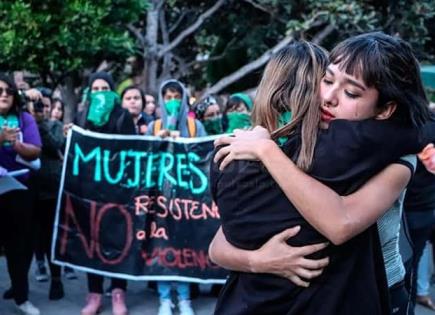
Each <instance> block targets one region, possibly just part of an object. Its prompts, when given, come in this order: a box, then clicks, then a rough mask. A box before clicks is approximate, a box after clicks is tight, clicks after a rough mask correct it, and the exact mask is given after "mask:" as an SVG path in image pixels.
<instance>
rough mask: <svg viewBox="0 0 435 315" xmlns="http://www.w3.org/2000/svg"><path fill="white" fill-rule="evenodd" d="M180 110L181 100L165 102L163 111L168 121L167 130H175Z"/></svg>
mask: <svg viewBox="0 0 435 315" xmlns="http://www.w3.org/2000/svg"><path fill="white" fill-rule="evenodd" d="M180 108H181V100H180V99H176V98H174V99H172V100H169V101H167V102H165V109H166V112H167V113H168V121H167V128H168V129H169V130H177V121H178V115H179V113H180Z"/></svg>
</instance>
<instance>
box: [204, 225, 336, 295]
mask: <svg viewBox="0 0 435 315" xmlns="http://www.w3.org/2000/svg"><path fill="white" fill-rule="evenodd" d="M299 230H300V227H299V226H296V227H293V228H290V229H287V230H284V231H283V232H281V233H279V234H277V235H275V236H274V237H272V238H271V239H270V240H269V241H268V242H266V243H265V244H264V245H263V246H262V247H261V248H259V249H257V250H243V249H239V248H236V247H234V246H233V245H231V244H230V243H229V242H228V241H227V240H226V239H225V235H224V234H223V232H222V228H219V230H218V231H217V233H216V235H215V237H214V239H213V241H212V242H211V243H210V247H209V255H210V259H211V260H212V261H213V262H214V263H216V264H218V265H219V266H221V267H223V268H225V269H229V270H235V271H241V272H254V273H271V274H275V275H278V276H281V277H285V278H287V279H289V280H290V281H292V282H293V283H294V284H296V285H299V286H303V287H307V286H308V285H309V283H308V282H307V281H304V280H302V279H301V277H302V278H305V279H312V278H315V277H317V276H319V275H320V274H321V273H322V271H323V268H325V267H326V266H327V265H328V263H329V259H328V258H323V259H319V260H312V259H306V258H305V256H308V255H310V254H312V253H314V252H317V251H319V250H321V249H323V248H325V247H326V246H327V245H328V244H327V243H320V244H314V245H308V246H303V247H291V246H289V245H287V243H286V241H287V240H288V239H289V238H291V237H293V236H295V235H296V234H297V233H298V232H299Z"/></svg>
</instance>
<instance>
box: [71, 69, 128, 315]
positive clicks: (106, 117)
mask: <svg viewBox="0 0 435 315" xmlns="http://www.w3.org/2000/svg"><path fill="white" fill-rule="evenodd" d="M114 87H115V84H114V82H113V79H112V76H111V75H110V74H109V73H107V72H95V73H93V74H92V75H91V76H90V77H89V85H88V88H89V95H88V102H87V105H86V108H85V110H84V111H83V112H81V113H79V115H78V117H77V119H76V120H75V122H76V124H77V125H79V126H80V127H82V128H85V129H88V130H91V131H95V132H101V133H108V134H127V135H134V134H136V129H135V126H134V122H133V119H132V117H131V115H130V113H129V112H128V110H126V109H123V108H122V107H121V105H120V103H119V96H118V94H116V92H114ZM97 96H99V97H98V99H97ZM101 99H103V100H104V101H101ZM87 276H88V289H89V294H88V297H87V304H86V305H85V307H84V308H83V309H82V311H81V314H82V315H95V314H97V313H98V312H99V311H100V310H101V307H102V294H103V282H104V278H103V276H100V275H96V274H92V273H88V274H87ZM126 288H127V280H124V279H118V278H112V285H111V289H112V312H113V314H114V315H126V314H127V312H128V311H127V307H126V305H125V290H126Z"/></svg>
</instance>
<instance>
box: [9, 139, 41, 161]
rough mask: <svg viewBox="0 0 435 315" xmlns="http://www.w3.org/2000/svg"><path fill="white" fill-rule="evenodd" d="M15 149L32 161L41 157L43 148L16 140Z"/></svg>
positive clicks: (24, 157) (25, 158)
mask: <svg viewBox="0 0 435 315" xmlns="http://www.w3.org/2000/svg"><path fill="white" fill-rule="evenodd" d="M14 150H15V152H17V153H18V155H19V156H21V157H22V158H23V159H24V160H26V161H32V160H35V159H37V158H38V157H39V154H40V153H41V148H39V147H37V146H36V145H33V144H29V143H24V142H21V141H16V142H15V144H14Z"/></svg>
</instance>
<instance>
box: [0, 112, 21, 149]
mask: <svg viewBox="0 0 435 315" xmlns="http://www.w3.org/2000/svg"><path fill="white" fill-rule="evenodd" d="M3 126H6V127H9V128H18V127H19V126H20V123H19V121H18V116H17V115H15V114H8V115H7V116H6V117H5V116H2V115H0V133H1V132H2V130H1V128H2V127H3ZM3 146H5V147H7V146H11V143H10V142H9V141H5V142H3Z"/></svg>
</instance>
